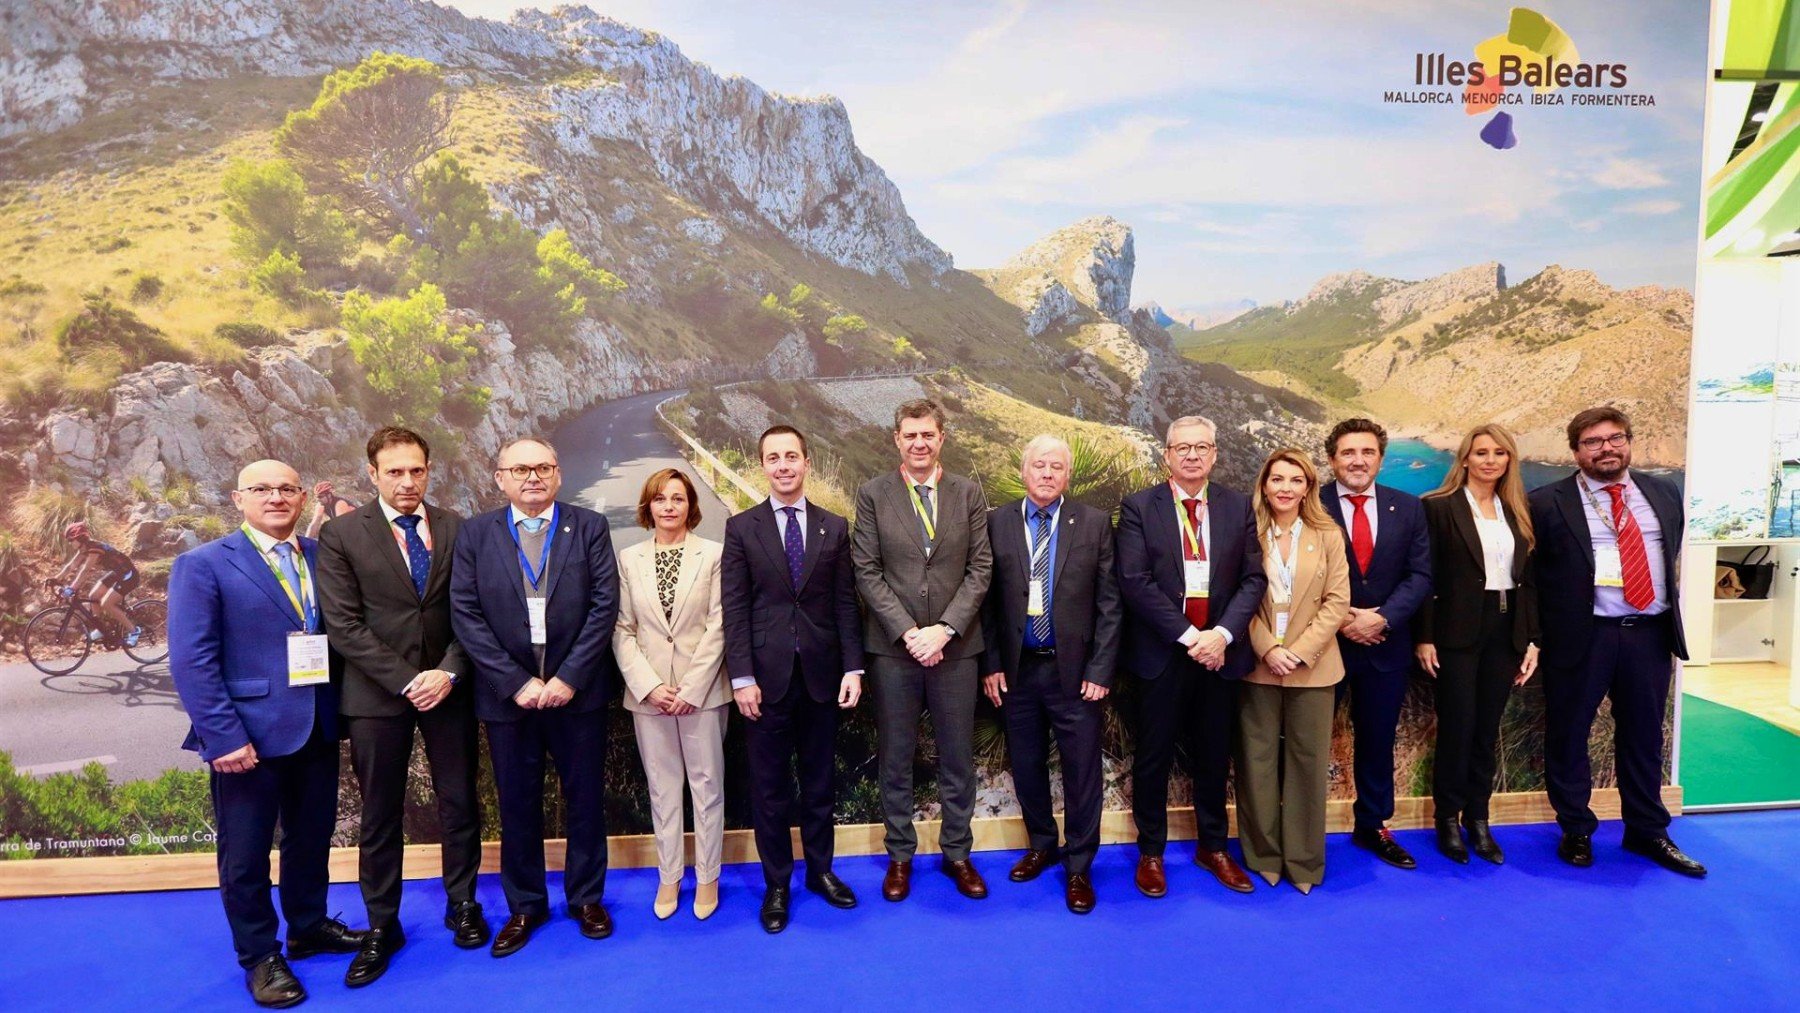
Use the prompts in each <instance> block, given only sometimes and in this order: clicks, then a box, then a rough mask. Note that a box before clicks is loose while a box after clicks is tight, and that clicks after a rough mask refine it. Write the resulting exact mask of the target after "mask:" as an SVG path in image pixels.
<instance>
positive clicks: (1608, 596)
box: [1575, 471, 1680, 617]
mask: <svg viewBox="0 0 1800 1013" xmlns="http://www.w3.org/2000/svg"><path fill="white" fill-rule="evenodd" d="M1619 481H1621V482H1623V483H1624V484H1625V509H1627V510H1629V511H1631V516H1633V517H1635V518H1637V525H1638V531H1639V532H1641V533H1642V534H1643V536H1644V555H1646V556H1648V557H1649V562H1650V584H1651V586H1652V587H1654V588H1655V589H1656V599H1655V600H1654V601H1652V602H1651V603H1650V607H1649V608H1647V609H1645V610H1644V611H1643V612H1641V613H1640V612H1639V611H1638V610H1637V609H1634V608H1632V607H1631V605H1630V604H1629V603H1628V602H1626V601H1625V589H1624V588H1622V587H1595V588H1594V614H1595V615H1597V616H1607V617H1617V616H1635V615H1658V614H1660V613H1663V612H1667V611H1668V610H1669V575H1668V573H1667V572H1665V567H1664V566H1663V544H1662V543H1663V529H1662V521H1660V520H1658V519H1657V517H1656V511H1655V510H1654V509H1653V508H1652V507H1651V506H1650V501H1649V500H1648V499H1645V498H1644V494H1643V493H1642V492H1640V491H1639V490H1638V487H1637V483H1636V482H1633V481H1632V480H1631V472H1630V471H1626V472H1625V475H1624V476H1623V477H1622V478H1620V479H1619ZM1575 482H1576V484H1577V485H1578V486H1580V487H1581V498H1582V501H1583V504H1584V506H1583V509H1584V511H1585V512H1586V514H1587V525H1588V537H1589V538H1590V539H1591V540H1592V541H1593V544H1594V551H1595V552H1596V553H1598V552H1599V551H1600V550H1601V549H1604V548H1608V547H1616V546H1617V545H1618V544H1619V539H1618V536H1617V535H1615V534H1613V530H1612V528H1611V527H1610V526H1609V525H1611V524H1612V494H1611V493H1609V492H1607V491H1606V486H1608V485H1611V484H1612V483H1611V482H1601V481H1599V480H1597V479H1593V478H1589V477H1588V476H1587V475H1586V474H1579V473H1578V474H1577V475H1576V476H1575ZM1596 503H1598V504H1599V509H1597V510H1596V509H1595V506H1594V505H1595V504H1596ZM1676 537H1678V538H1679V537H1680V533H1679V532H1677V533H1676Z"/></svg>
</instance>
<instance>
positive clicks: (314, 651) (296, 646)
mask: <svg viewBox="0 0 1800 1013" xmlns="http://www.w3.org/2000/svg"><path fill="white" fill-rule="evenodd" d="M287 663H288V685H289V686H322V685H324V684H325V683H328V682H330V681H331V641H329V640H327V639H326V638H325V635H324V634H323V633H291V634H289V635H288V638H287Z"/></svg>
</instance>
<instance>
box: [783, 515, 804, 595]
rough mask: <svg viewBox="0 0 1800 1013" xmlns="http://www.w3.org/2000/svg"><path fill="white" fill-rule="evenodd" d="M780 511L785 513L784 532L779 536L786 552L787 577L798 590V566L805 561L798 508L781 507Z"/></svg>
mask: <svg viewBox="0 0 1800 1013" xmlns="http://www.w3.org/2000/svg"><path fill="white" fill-rule="evenodd" d="M781 512H782V513H784V514H787V526H786V533H785V534H783V535H782V536H781V548H782V550H783V551H784V552H786V553H787V561H788V579H789V580H791V581H793V582H794V590H795V591H798V590H800V568H801V565H802V564H804V563H805V562H806V545H805V543H803V542H802V541H801V540H800V508H799V507H791V506H790V507H782V508H781Z"/></svg>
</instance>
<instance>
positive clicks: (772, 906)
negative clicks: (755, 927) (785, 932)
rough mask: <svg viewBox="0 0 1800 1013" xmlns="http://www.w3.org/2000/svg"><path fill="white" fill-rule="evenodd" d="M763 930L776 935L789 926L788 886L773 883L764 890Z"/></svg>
mask: <svg viewBox="0 0 1800 1013" xmlns="http://www.w3.org/2000/svg"><path fill="white" fill-rule="evenodd" d="M761 918H762V927H763V931H764V932H767V933H769V934H770V935H774V934H775V933H777V932H780V931H781V930H782V929H785V928H787V923H788V888H787V887H786V886H774V885H771V886H769V887H768V888H767V889H765V890H764V891H763V902H762V914H761Z"/></svg>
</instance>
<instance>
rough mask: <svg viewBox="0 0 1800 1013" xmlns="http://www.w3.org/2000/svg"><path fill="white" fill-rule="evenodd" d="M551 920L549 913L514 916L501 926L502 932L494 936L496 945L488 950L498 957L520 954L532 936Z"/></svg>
mask: <svg viewBox="0 0 1800 1013" xmlns="http://www.w3.org/2000/svg"><path fill="white" fill-rule="evenodd" d="M549 920H550V913H549V912H548V911H534V912H532V913H531V914H523V915H521V914H515V915H513V916H512V917H510V918H508V919H506V924H505V925H502V926H500V931H499V932H498V933H496V934H495V936H494V945H493V946H491V947H489V948H488V952H489V953H491V954H493V955H494V956H496V957H506V956H511V955H512V954H514V953H517V952H519V951H520V950H521V949H523V948H524V946H525V944H526V943H529V942H531V934H532V933H533V932H536V931H537V930H538V927H539V926H541V925H543V924H544V923H545V922H547V921H549Z"/></svg>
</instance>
